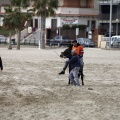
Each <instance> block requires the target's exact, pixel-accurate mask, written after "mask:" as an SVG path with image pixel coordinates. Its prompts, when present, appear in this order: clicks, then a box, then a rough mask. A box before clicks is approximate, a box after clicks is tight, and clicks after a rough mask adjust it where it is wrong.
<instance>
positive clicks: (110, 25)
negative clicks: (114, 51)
mask: <svg viewBox="0 0 120 120" xmlns="http://www.w3.org/2000/svg"><path fill="white" fill-rule="evenodd" d="M112 5H113V0H110V23H109V48H110V47H111V31H112Z"/></svg>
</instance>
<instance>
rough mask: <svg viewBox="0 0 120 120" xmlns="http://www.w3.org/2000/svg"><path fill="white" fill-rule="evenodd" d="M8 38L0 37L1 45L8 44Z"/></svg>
mask: <svg viewBox="0 0 120 120" xmlns="http://www.w3.org/2000/svg"><path fill="white" fill-rule="evenodd" d="M6 42H7V38H6V37H5V36H4V35H0V43H6Z"/></svg>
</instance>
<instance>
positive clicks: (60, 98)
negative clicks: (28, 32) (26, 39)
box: [0, 47, 120, 120]
mask: <svg viewBox="0 0 120 120" xmlns="http://www.w3.org/2000/svg"><path fill="white" fill-rule="evenodd" d="M64 49H65V48H52V49H50V48H47V49H45V50H39V49H38V48H37V47H30V48H28V47H21V50H16V49H15V48H13V50H8V49H7V48H5V47H1V48H0V55H1V56H2V60H3V64H4V70H3V72H1V71H0V120H120V50H101V49H98V48H85V55H84V62H85V67H84V74H85V79H84V81H85V86H80V87H78V86H67V83H68V70H67V71H66V74H65V75H58V72H60V71H61V70H62V66H63V65H64V61H63V60H62V59H61V58H59V57H58V56H57V55H56V53H58V54H60V52H62V51H63V50H64ZM55 52H56V53H55Z"/></svg>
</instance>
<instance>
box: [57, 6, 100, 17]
mask: <svg viewBox="0 0 120 120" xmlns="http://www.w3.org/2000/svg"><path fill="white" fill-rule="evenodd" d="M56 13H57V14H58V15H66V16H77V15H78V16H82V15H83V16H97V15H98V14H99V10H96V9H93V8H70V7H69V8H67V7H59V8H58V10H57V11H56Z"/></svg>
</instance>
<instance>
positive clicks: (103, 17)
mask: <svg viewBox="0 0 120 120" xmlns="http://www.w3.org/2000/svg"><path fill="white" fill-rule="evenodd" d="M98 19H99V20H100V21H108V22H109V19H110V14H99V15H98ZM116 19H119V20H120V13H119V14H114V13H113V14H112V21H116Z"/></svg>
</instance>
